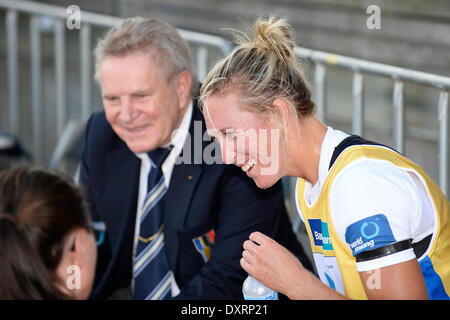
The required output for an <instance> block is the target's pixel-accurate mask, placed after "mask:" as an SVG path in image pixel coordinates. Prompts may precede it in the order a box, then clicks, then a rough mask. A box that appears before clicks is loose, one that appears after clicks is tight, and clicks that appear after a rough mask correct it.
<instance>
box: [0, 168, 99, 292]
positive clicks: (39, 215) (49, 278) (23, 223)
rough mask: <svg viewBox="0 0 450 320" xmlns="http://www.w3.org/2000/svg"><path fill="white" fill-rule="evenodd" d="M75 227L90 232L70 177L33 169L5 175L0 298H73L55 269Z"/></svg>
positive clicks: (0, 200)
mask: <svg viewBox="0 0 450 320" xmlns="http://www.w3.org/2000/svg"><path fill="white" fill-rule="evenodd" d="M76 228H84V229H86V230H89V231H91V230H92V228H91V223H90V216H89V212H88V209H87V205H86V203H85V200H84V199H83V195H82V192H81V189H80V188H79V187H78V186H77V185H75V183H74V182H73V181H72V180H71V179H69V178H66V177H64V176H62V175H60V174H57V173H56V172H52V171H49V170H46V169H40V168H33V167H26V168H16V169H11V170H8V171H4V172H1V173H0V299H69V298H70V297H69V296H68V295H66V294H64V293H63V292H62V291H61V290H60V289H59V288H58V286H57V283H58V282H59V283H61V281H62V280H61V279H59V278H58V276H57V274H56V270H57V267H58V265H59V263H60V262H61V258H62V253H63V246H64V240H65V239H66V237H67V235H68V234H69V233H70V232H71V231H73V230H74V229H76ZM61 284H62V283H61ZM62 285H63V284H62Z"/></svg>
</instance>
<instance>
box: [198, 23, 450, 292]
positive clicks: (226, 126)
mask: <svg viewBox="0 0 450 320" xmlns="http://www.w3.org/2000/svg"><path fill="white" fill-rule="evenodd" d="M254 31H255V35H254V37H253V38H249V37H247V36H245V35H243V34H239V35H238V37H237V39H236V41H237V47H236V48H235V49H234V50H233V52H232V53H230V55H228V56H227V57H226V58H224V59H223V60H221V61H219V62H218V63H217V64H216V65H215V66H214V68H213V69H212V70H211V72H210V73H209V74H208V76H207V78H206V80H205V81H204V83H203V85H202V88H201V97H200V101H201V103H202V107H203V113H204V116H205V119H206V124H207V127H208V129H209V130H210V132H211V135H213V136H214V137H215V138H216V139H217V140H218V142H219V143H220V146H221V150H222V157H223V159H224V162H226V163H234V164H237V165H238V166H240V167H241V168H242V170H243V171H245V172H246V173H247V175H248V176H249V177H250V178H252V179H253V180H254V181H255V183H256V185H258V186H259V187H260V188H268V187H270V186H272V185H273V184H274V183H275V182H277V181H278V180H279V179H281V178H282V177H283V176H294V177H298V182H297V187H296V202H297V208H298V212H299V215H300V216H301V218H302V219H303V221H304V223H305V225H306V229H307V232H308V235H309V238H310V243H311V247H312V251H313V256H314V262H315V264H316V267H317V271H318V274H319V278H320V280H319V279H317V278H316V277H315V276H314V275H312V274H311V273H309V272H308V271H306V270H305V269H304V268H303V267H302V265H301V263H300V262H299V261H298V260H297V259H295V257H294V256H293V255H292V254H290V252H289V251H288V250H286V249H285V248H283V247H282V246H280V245H279V244H278V243H276V242H275V241H274V240H272V239H271V238H269V237H267V236H265V235H264V234H262V233H259V232H254V233H252V234H251V235H250V237H249V240H247V241H245V243H244V245H243V247H244V251H243V253H242V259H241V266H242V267H243V268H244V269H245V270H246V271H247V272H249V273H250V274H251V275H252V276H253V277H255V278H256V279H257V280H259V281H261V282H262V283H263V284H265V285H266V286H268V287H270V288H272V289H274V290H276V291H278V292H281V293H283V294H285V295H287V296H288V297H289V298H291V299H345V298H350V299H367V298H368V299H427V298H430V299H448V298H449V293H450V226H449V202H448V200H447V199H446V197H445V196H444V195H443V193H442V192H441V190H440V189H439V188H438V187H437V186H436V184H435V183H434V182H433V181H432V180H431V179H430V178H429V177H428V175H427V174H426V173H425V172H424V171H423V170H422V169H421V168H420V167H419V166H417V165H416V164H414V163H413V162H412V161H410V160H409V159H407V158H405V157H404V156H403V155H401V154H399V153H397V152H396V151H394V150H392V149H390V148H388V147H386V146H382V145H380V144H377V143H375V142H370V141H367V140H365V139H363V138H361V137H358V136H351V135H348V134H346V133H344V132H341V131H338V130H334V129H333V128H331V127H327V126H325V125H324V124H323V123H321V122H320V121H319V120H318V119H317V118H316V117H315V116H314V102H313V101H312V99H311V93H310V90H309V89H308V87H307V85H306V83H305V81H304V79H303V76H302V70H301V67H300V65H299V63H298V62H297V60H296V58H295V55H294V51H293V48H294V45H295V43H294V40H293V36H292V30H291V28H290V26H289V25H288V24H287V22H286V21H285V20H282V19H276V18H269V19H267V20H263V19H259V20H258V21H257V22H256V23H255V25H254ZM255 132H256V134H255ZM263 133H264V134H263ZM273 133H275V134H273ZM269 168H270V170H269Z"/></svg>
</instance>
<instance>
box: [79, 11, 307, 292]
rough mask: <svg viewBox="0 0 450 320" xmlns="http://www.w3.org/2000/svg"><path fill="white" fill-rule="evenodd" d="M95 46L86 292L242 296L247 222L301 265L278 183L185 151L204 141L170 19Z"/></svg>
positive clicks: (183, 50)
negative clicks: (92, 264)
mask: <svg viewBox="0 0 450 320" xmlns="http://www.w3.org/2000/svg"><path fill="white" fill-rule="evenodd" d="M95 54H96V78H97V80H98V81H99V83H100V86H101V91H102V97H103V104H104V111H102V112H98V113H94V114H93V115H92V116H91V118H90V119H89V121H88V123H87V126H86V131H85V138H84V148H83V153H82V165H81V171H80V180H81V183H82V184H83V185H84V186H85V189H86V194H87V199H88V202H89V205H90V207H91V211H92V213H93V216H94V219H95V220H101V221H104V222H105V223H106V228H107V230H106V239H105V241H104V244H102V245H101V246H100V247H99V250H98V252H99V256H98V266H97V273H96V283H95V288H94V292H93V298H126V297H130V298H131V297H132V298H135V299H166V298H171V297H176V298H179V299H240V298H242V292H241V287H242V282H243V281H244V279H245V277H246V273H245V272H244V271H243V270H242V269H241V267H240V264H239V260H240V258H241V252H242V245H243V242H244V241H245V240H246V239H247V238H248V235H249V234H250V233H251V232H252V231H255V230H258V231H261V232H263V233H265V234H268V235H270V236H272V237H273V238H274V239H276V240H277V241H278V242H281V243H282V244H283V245H284V246H285V247H287V248H289V249H290V250H291V251H292V252H293V253H295V254H296V255H297V256H298V257H299V258H300V259H301V260H302V262H303V263H304V264H305V265H306V266H308V265H309V263H308V261H307V260H306V259H303V258H304V255H303V251H302V248H301V247H300V245H299V243H298V242H297V240H296V237H295V235H294V234H293V232H292V231H291V224H290V222H289V219H288V216H287V214H286V210H285V207H284V203H283V194H282V188H281V185H280V184H277V185H276V186H274V187H273V188H271V189H269V190H259V189H258V188H257V187H256V186H255V184H254V183H253V181H252V180H251V179H249V178H248V177H247V176H246V175H245V174H244V173H243V172H242V171H241V170H240V169H239V168H237V167H235V166H227V165H223V164H221V163H213V164H209V165H207V164H205V162H204V161H203V160H205V159H200V161H199V159H198V152H197V156H196V157H197V158H195V159H194V157H193V156H195V154H196V152H195V149H196V148H200V150H202V151H203V150H205V148H206V147H208V145H209V144H210V143H211V142H210V141H207V140H208V139H203V132H204V131H205V130H206V127H205V125H204V122H203V118H202V115H201V113H200V111H199V110H198V109H197V102H196V100H195V99H192V96H193V93H194V92H195V89H197V88H198V85H197V84H196V83H195V81H193V78H192V72H191V65H190V61H191V58H190V53H189V48H188V46H187V44H186V42H185V41H184V40H183V39H182V38H181V36H180V35H179V34H178V32H177V31H176V30H175V28H173V27H172V26H170V25H168V24H166V23H163V22H161V21H157V20H154V19H142V18H132V19H128V20H125V21H124V22H123V23H122V24H121V25H120V26H118V27H115V28H112V29H111V30H110V31H109V32H108V33H107V34H106V36H105V37H104V38H103V39H102V40H100V41H99V43H98V45H97V48H96V50H95ZM196 128H201V131H200V134H196V133H195V132H194V131H196V130H195V129H196ZM204 140H206V141H204ZM212 149H214V148H209V150H212ZM206 154H210V155H211V156H214V153H213V152H210V153H206ZM180 155H182V156H181V157H180ZM180 159H182V161H179V160H180ZM208 163H210V162H208Z"/></svg>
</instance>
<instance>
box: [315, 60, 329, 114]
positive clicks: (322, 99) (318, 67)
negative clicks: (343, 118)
mask: <svg viewBox="0 0 450 320" xmlns="http://www.w3.org/2000/svg"><path fill="white" fill-rule="evenodd" d="M325 77H326V67H325V65H324V64H322V63H316V64H315V68H314V85H315V92H314V101H315V103H316V107H317V118H318V119H319V120H320V121H322V122H324V121H325V113H326V93H325Z"/></svg>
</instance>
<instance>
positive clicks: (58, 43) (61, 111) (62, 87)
mask: <svg viewBox="0 0 450 320" xmlns="http://www.w3.org/2000/svg"><path fill="white" fill-rule="evenodd" d="M64 29H65V25H64V22H63V20H61V19H57V20H55V21H54V26H53V32H54V36H55V42H54V46H55V48H54V50H55V53H54V54H55V66H54V68H55V105H56V130H57V133H58V136H60V135H61V134H62V132H63V130H64V126H65V123H66V114H67V110H66V67H65V58H66V52H65V32H64Z"/></svg>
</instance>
